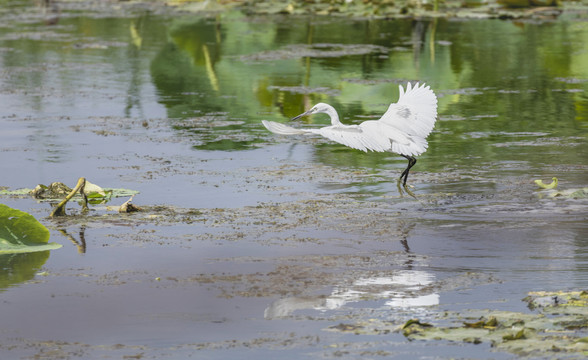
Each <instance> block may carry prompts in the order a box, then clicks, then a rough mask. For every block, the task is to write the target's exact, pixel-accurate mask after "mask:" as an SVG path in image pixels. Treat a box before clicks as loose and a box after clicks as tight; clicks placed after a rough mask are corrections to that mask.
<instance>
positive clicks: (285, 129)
mask: <svg viewBox="0 0 588 360" xmlns="http://www.w3.org/2000/svg"><path fill="white" fill-rule="evenodd" d="M261 123H262V124H263V126H265V128H266V129H268V130H269V131H271V132H273V133H274V134H280V135H298V134H305V133H308V132H309V131H308V130H304V129H296V128H293V127H292V126H288V125H284V124H282V123H277V122H275V121H267V120H261Z"/></svg>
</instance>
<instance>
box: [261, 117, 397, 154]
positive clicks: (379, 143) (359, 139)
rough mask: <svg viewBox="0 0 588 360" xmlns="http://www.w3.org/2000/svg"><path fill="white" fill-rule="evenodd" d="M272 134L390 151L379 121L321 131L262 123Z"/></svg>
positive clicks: (356, 147) (263, 121) (267, 122)
mask: <svg viewBox="0 0 588 360" xmlns="http://www.w3.org/2000/svg"><path fill="white" fill-rule="evenodd" d="M261 122H262V123H263V125H264V126H265V127H266V128H267V129H268V130H269V131H271V132H273V133H276V134H280V135H298V134H318V135H322V136H324V137H326V138H327V139H330V140H333V141H336V142H338V143H340V144H343V145H345V146H349V147H350V148H353V149H358V150H362V151H368V150H371V151H386V150H390V139H389V138H388V137H386V136H385V135H383V134H382V132H381V131H379V130H380V129H379V128H380V127H381V125H380V124H378V122H377V121H366V122H364V123H362V124H360V125H334V126H326V127H323V128H320V129H296V128H293V127H291V126H288V125H284V124H281V123H277V122H274V121H267V120H262V121H261Z"/></svg>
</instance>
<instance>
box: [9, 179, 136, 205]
mask: <svg viewBox="0 0 588 360" xmlns="http://www.w3.org/2000/svg"><path fill="white" fill-rule="evenodd" d="M57 184H62V183H51V184H50V185H49V186H46V185H43V184H39V185H37V187H35V188H34V189H28V188H22V189H16V190H6V189H4V190H0V195H8V196H19V197H21V196H22V197H24V196H27V197H28V196H31V195H32V196H33V197H35V198H37V199H42V200H44V201H60V200H61V199H63V198H64V197H65V196H66V195H67V194H68V193H69V192H70V191H71V188H69V187H67V188H64V190H63V191H59V192H55V191H53V189H56V188H60V187H58V186H57ZM84 193H85V194H86V196H87V197H88V198H89V199H91V200H92V199H94V200H104V199H106V200H108V199H110V198H113V197H114V198H117V197H129V196H133V195H136V194H138V193H139V191H137V190H130V189H114V188H102V187H100V186H98V185H95V184H92V183H90V182H88V181H86V186H85V188H84ZM76 198H78V199H79V198H81V197H80V196H79V195H77V196H75V197H74V199H76Z"/></svg>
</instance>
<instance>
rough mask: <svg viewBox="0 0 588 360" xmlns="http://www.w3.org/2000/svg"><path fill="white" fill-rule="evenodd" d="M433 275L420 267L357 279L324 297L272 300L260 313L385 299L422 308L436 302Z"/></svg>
mask: <svg viewBox="0 0 588 360" xmlns="http://www.w3.org/2000/svg"><path fill="white" fill-rule="evenodd" d="M434 280H435V275H433V274H432V273H429V272H426V271H421V270H401V271H398V272H396V273H395V274H393V275H392V276H375V277H367V278H366V277H364V278H360V279H357V280H355V281H354V282H353V284H352V285H339V286H336V287H335V288H334V289H333V291H332V292H331V294H330V295H328V296H326V297H319V296H317V297H290V298H285V299H280V300H277V301H275V302H273V303H272V304H271V305H270V306H269V307H268V308H267V309H266V310H265V312H264V317H265V318H266V319H273V318H281V317H286V316H290V315H292V314H293V312H294V311H296V310H310V309H313V310H319V311H327V310H337V309H341V308H343V307H344V306H345V305H346V304H349V303H356V302H360V301H367V300H370V301H378V300H385V303H384V304H385V306H389V307H400V308H408V307H423V306H434V305H438V304H439V294H437V293H435V292H434V290H433V288H432V287H431V285H432V283H433V281H434Z"/></svg>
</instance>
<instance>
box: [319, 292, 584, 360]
mask: <svg viewBox="0 0 588 360" xmlns="http://www.w3.org/2000/svg"><path fill="white" fill-rule="evenodd" d="M523 300H524V301H526V302H527V303H528V304H529V307H530V308H531V309H533V310H536V311H537V310H538V313H535V314H526V313H520V312H510V311H492V310H464V311H461V312H453V311H447V312H443V313H441V314H438V315H437V316H436V318H435V319H432V320H434V321H431V320H430V321H429V322H423V321H422V320H420V319H410V320H408V321H406V322H405V323H404V324H400V325H399V324H398V323H394V322H390V321H381V320H378V319H369V320H368V321H362V322H360V323H356V324H338V325H336V326H331V327H329V328H328V329H327V330H329V331H339V332H351V333H354V334H357V335H362V334H363V335H380V334H388V333H390V332H401V333H402V334H403V335H404V336H406V337H407V338H408V339H410V340H424V341H432V340H446V341H452V342H464V343H471V344H481V343H489V344H490V345H491V346H492V347H493V348H494V349H495V350H497V351H507V352H510V353H513V354H516V355H517V356H521V357H533V356H539V357H545V356H547V357H549V354H558V356H560V355H564V354H565V356H563V357H565V358H570V359H579V358H585V356H586V355H588V337H587V334H588V320H587V319H588V307H587V305H588V292H586V291H570V292H565V291H557V292H545V291H540V292H530V293H529V295H528V296H527V297H525V298H524V299H523ZM435 322H436V323H442V324H447V323H448V322H449V324H450V325H437V324H435Z"/></svg>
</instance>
